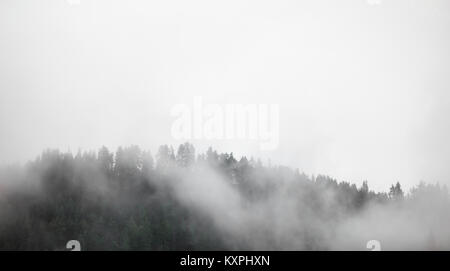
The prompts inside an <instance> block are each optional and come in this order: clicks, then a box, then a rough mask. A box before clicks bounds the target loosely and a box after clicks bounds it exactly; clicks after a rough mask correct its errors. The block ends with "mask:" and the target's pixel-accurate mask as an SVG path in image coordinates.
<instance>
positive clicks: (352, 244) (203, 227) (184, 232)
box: [0, 143, 450, 250]
mask: <svg viewBox="0 0 450 271" xmlns="http://www.w3.org/2000/svg"><path fill="white" fill-rule="evenodd" d="M0 174H1V175H0V250H64V249H65V244H66V242H67V241H68V240H73V239H75V240H79V241H80V243H81V245H82V249H83V250H228V249H230V250H237V249H244V250H251V249H269V250H272V249H274V250H279V249H288V250H291V249H306V250H328V249H340V247H339V246H342V248H344V249H345V248H352V249H353V248H358V246H359V243H358V242H359V240H365V239H364V238H366V232H368V233H367V238H371V239H376V238H379V239H380V238H381V239H383V238H385V240H384V241H385V243H387V244H392V248H394V249H395V248H402V246H404V245H408V244H409V243H408V242H407V241H405V240H408V239H405V238H406V237H405V238H403V236H399V235H401V234H400V233H397V232H396V231H399V229H402V228H403V227H404V226H403V224H402V223H403V220H401V219H403V218H402V216H401V215H399V214H406V215H405V216H404V217H406V219H405V221H406V223H410V224H408V225H411V227H410V228H408V229H409V230H410V231H411V233H409V234H410V235H411V236H412V237H411V238H413V240H412V241H411V244H412V245H413V247H412V248H419V249H441V248H448V247H449V245H450V237H449V236H450V235H449V234H448V230H447V228H448V227H447V226H448V225H449V224H448V221H449V219H448V213H449V210H450V208H449V196H448V191H447V188H446V187H445V186H440V185H439V184H425V183H421V184H420V185H418V186H417V187H415V188H414V189H412V190H411V191H409V192H408V193H406V192H404V191H403V190H402V188H401V185H400V184H399V183H394V184H393V185H392V186H391V187H390V188H389V189H388V191H386V192H377V193H376V192H374V191H371V190H370V189H369V185H368V183H367V182H363V184H362V185H361V186H360V187H358V186H356V185H355V184H351V183H349V182H338V181H337V180H335V179H333V178H331V177H328V176H322V175H319V176H309V175H306V174H304V173H301V172H300V171H299V170H297V169H291V168H288V167H284V166H272V165H265V164H263V163H262V162H261V161H260V160H254V159H253V158H250V159H249V158H247V157H239V158H236V157H234V155H233V153H217V152H216V151H214V150H213V149H212V148H209V149H208V150H207V152H206V153H201V154H196V153H195V149H194V146H193V145H191V144H190V143H185V144H182V145H180V146H179V147H178V148H177V149H176V150H174V149H173V148H172V147H170V146H167V145H164V146H161V147H160V148H159V150H158V152H157V153H156V155H154V156H152V154H151V153H150V152H149V151H142V150H141V149H140V148H139V147H138V146H129V147H120V148H118V149H117V151H116V152H115V153H113V152H111V151H109V150H108V149H107V148H106V147H102V148H100V149H99V150H98V152H78V153H76V154H72V153H70V152H60V151H58V150H46V151H44V152H43V153H42V154H41V155H40V156H39V157H38V158H36V159H35V160H34V161H30V162H28V163H26V164H25V165H23V166H8V167H3V168H2V169H1V171H0ZM373 206H376V207H373ZM374 208H376V212H380V213H381V214H386V217H383V216H378V215H369V213H368V212H367V210H369V209H370V210H372V209H374ZM384 210H386V211H384ZM376 212H375V214H377V213H376ZM430 212H431V213H433V212H434V215H433V216H431V214H430ZM443 214H444V215H443ZM374 216H375V217H377V216H378V217H380V219H387V220H391V219H390V217H391V216H393V217H395V218H399V217H400V218H399V219H398V221H397V220H396V219H393V220H392V221H389V222H388V221H386V222H383V223H381V224H380V225H385V224H386V223H391V222H392V223H391V224H392V227H394V228H393V229H391V230H389V229H386V231H381V230H380V229H379V226H377V228H373V229H372V228H370V227H369V226H366V224H364V223H363V222H361V221H366V220H367V221H372V220H373V217H374ZM360 217H362V220H361V221H360V220H356V218H358V219H359V218H360ZM366 218H367V219H366ZM364 219H366V220H364ZM353 221H357V222H355V223H353ZM419 221H420V222H419ZM424 222H426V223H424ZM428 222H429V223H428ZM368 223H369V224H370V223H372V222H368ZM395 223H397V224H398V225H397V224H395ZM419 223H420V224H419ZM358 226H360V227H361V229H364V230H365V231H366V232H365V233H364V234H362V233H361V231H359V232H358V231H357V230H356V228H355V227H358ZM395 227H397V228H395ZM446 227H447V228H446ZM442 228H444V229H442ZM408 229H407V230H408ZM353 230H355V231H353ZM353 233H355V234H359V235H357V237H355V238H354V239H353V237H354V236H353ZM390 234H392V236H396V237H399V239H398V240H397V239H396V240H394V239H392V238H391V239H389V238H388V237H389V236H391V235H390ZM347 235H348V236H349V237H348V238H347V237H346V236H347ZM419 235H420V236H419ZM372 236H373V237H372ZM400 237H401V238H400ZM341 239H342V240H341ZM336 242H339V244H340V245H339V246H336ZM364 246H365V243H361V244H360V249H364Z"/></svg>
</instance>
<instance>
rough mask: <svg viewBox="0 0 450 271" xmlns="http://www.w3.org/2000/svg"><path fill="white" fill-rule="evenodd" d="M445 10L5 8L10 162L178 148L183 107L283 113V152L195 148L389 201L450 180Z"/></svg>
mask: <svg viewBox="0 0 450 271" xmlns="http://www.w3.org/2000/svg"><path fill="white" fill-rule="evenodd" d="M449 12H450V4H449V2H448V1H445V0H433V1H423V0H422V1H420V0H412V1H406V0H392V1H385V0H378V1H369V0H367V1H366V0H344V1H339V2H336V1H288V0H282V1H277V2H276V3H275V2H273V1H227V2H226V3H225V2H224V3H219V2H215V1H212V2H211V1H193V2H192V1H190V2H189V3H185V2H184V1H176V0H171V1H164V2H156V1H140V0H132V1H117V0H113V1H111V0H108V1H106V0H92V1H84V0H79V1H76V0H70V1H69V0H68V1H64V0H50V1H44V2H41V1H32V0H19V1H16V0H4V1H1V3H0V40H1V42H0V131H1V132H0V149H1V150H2V151H1V152H0V163H2V164H10V163H15V162H20V163H24V162H25V161H27V160H28V159H30V158H32V157H35V156H37V155H38V154H39V153H40V152H41V151H42V150H43V149H45V148H59V149H61V150H71V151H73V152H76V151H77V150H78V149H79V148H81V149H96V148H98V146H101V145H106V146H108V147H110V148H111V149H115V148H117V147H118V146H120V145H128V144H139V145H140V146H142V147H144V148H147V149H151V150H152V151H153V152H155V151H156V149H155V148H156V147H155V146H158V145H161V144H167V143H169V144H174V145H176V144H179V143H182V142H181V141H179V140H176V139H174V138H173V136H172V134H171V125H172V123H173V122H174V117H173V116H171V114H170V112H171V109H172V108H173V106H175V105H176V104H186V105H188V106H191V105H192V103H193V97H195V96H200V97H202V98H203V101H204V102H205V103H210V104H219V105H221V106H223V105H224V104H226V103H231V104H278V105H279V108H280V117H279V118H280V119H279V121H280V128H279V142H280V143H279V145H278V147H277V148H276V149H274V150H270V151H263V150H261V149H260V148H259V143H258V142H253V141H251V140H246V139H232V140H205V139H201V140H195V139H192V140H190V141H192V142H194V143H195V145H196V146H197V149H198V150H206V148H207V147H208V146H210V145H213V146H216V147H217V148H218V149H219V150H220V151H224V152H231V151H233V152H235V153H236V154H238V155H247V156H255V157H261V158H262V159H263V161H267V160H268V159H270V160H271V161H272V162H273V163H276V164H282V165H288V166H291V167H294V168H297V167H298V168H300V169H301V170H302V171H304V172H306V173H308V174H316V175H317V174H328V175H331V176H334V177H336V178H338V179H339V180H346V181H351V182H354V183H357V184H361V183H362V181H363V180H368V181H369V182H370V183H371V184H372V187H373V188H374V189H375V190H376V191H383V190H385V189H386V187H388V186H389V184H391V183H393V182H395V181H399V182H401V183H402V184H403V185H404V187H406V188H411V187H413V186H414V185H417V184H418V183H419V182H420V181H421V180H423V181H426V182H433V183H434V182H441V183H448V182H449V173H450V172H449V168H448V166H447V161H446V160H447V157H449V155H450V147H449V146H450V145H449V144H448V142H447V138H448V137H449V136H450V134H449V123H450V121H449V119H448V118H449V117H448V116H450V114H449V108H450V106H449V101H450V97H449V95H448V93H449V92H448V87H449V83H450V82H449V80H450V79H449V77H448V76H447V71H448V70H449V69H450V67H449V63H450V56H449V51H448V48H449V47H450V39H449V35H450V29H449V27H450V22H449V20H450V16H449V15H450V14H449Z"/></svg>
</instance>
